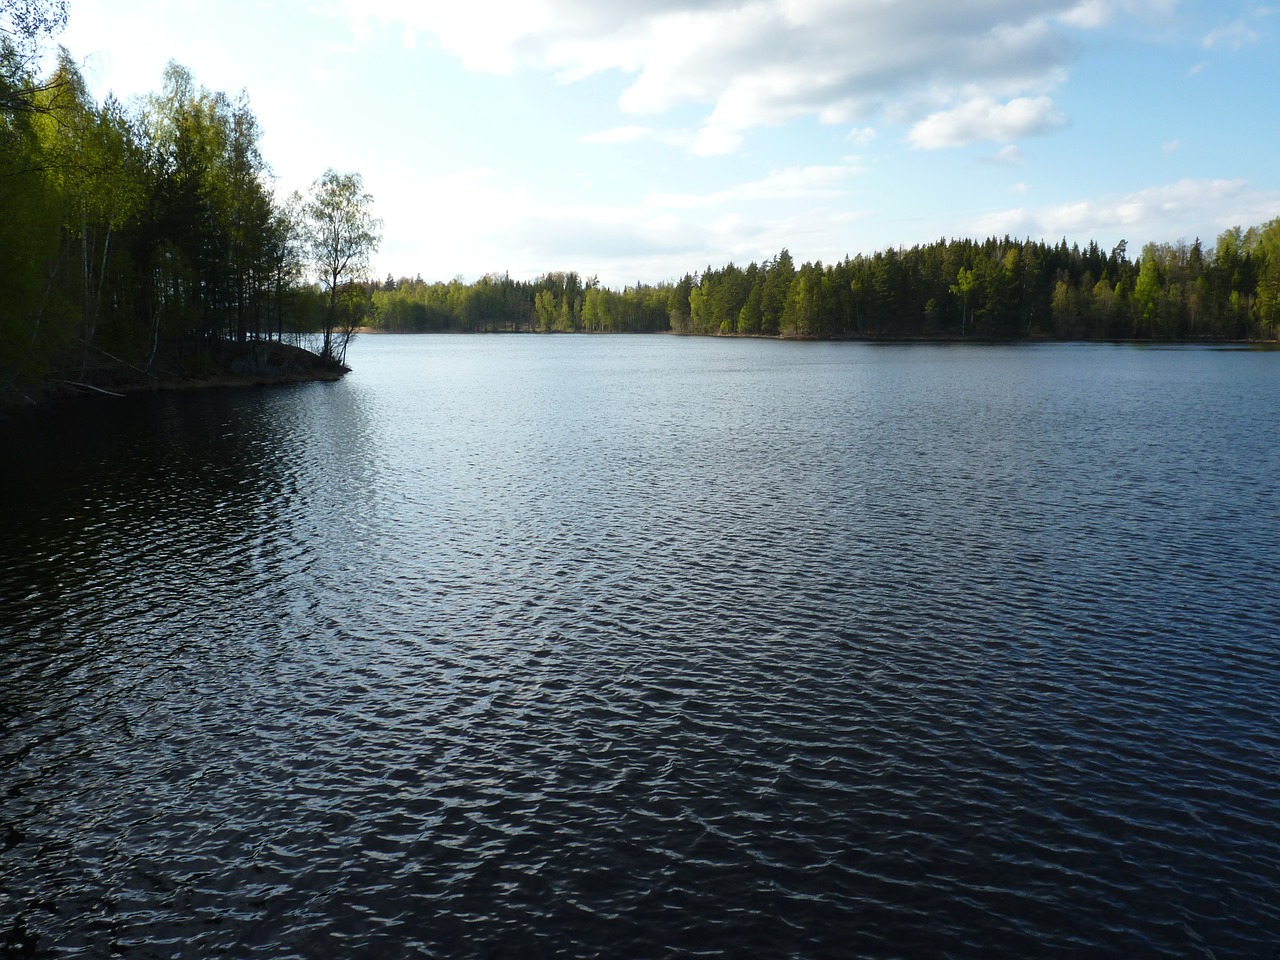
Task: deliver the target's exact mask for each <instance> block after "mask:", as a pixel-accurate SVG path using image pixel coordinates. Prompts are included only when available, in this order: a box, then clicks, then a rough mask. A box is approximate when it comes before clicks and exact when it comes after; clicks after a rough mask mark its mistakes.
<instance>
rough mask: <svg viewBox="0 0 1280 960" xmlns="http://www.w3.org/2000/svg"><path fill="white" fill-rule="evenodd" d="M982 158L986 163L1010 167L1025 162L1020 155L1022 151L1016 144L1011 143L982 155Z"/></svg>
mask: <svg viewBox="0 0 1280 960" xmlns="http://www.w3.org/2000/svg"><path fill="white" fill-rule="evenodd" d="M983 160H984V161H985V162H987V163H996V164H1001V165H1004V166H1010V167H1016V166H1020V165H1021V164H1023V163H1025V162H1026V161H1025V159H1024V158H1023V156H1022V151H1021V150H1019V149H1018V146H1017V144H1013V143H1009V144H1006V145H1005V146H1003V147H1001V148H1000V149H999V150H997V151H996V152H995V153H993V154H991V155H990V156H988V157H983Z"/></svg>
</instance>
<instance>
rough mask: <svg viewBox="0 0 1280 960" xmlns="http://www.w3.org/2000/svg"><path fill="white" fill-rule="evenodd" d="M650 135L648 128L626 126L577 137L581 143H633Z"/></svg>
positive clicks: (650, 131) (651, 133) (651, 132)
mask: <svg viewBox="0 0 1280 960" xmlns="http://www.w3.org/2000/svg"><path fill="white" fill-rule="evenodd" d="M652 135H653V131H652V130H650V129H649V128H648V127H637V126H627V127H613V128H611V129H609V130H600V131H597V132H596V133H588V134H586V135H585V136H582V137H579V138H578V140H579V142H581V143H635V142H637V141H639V140H647V139H648V138H649V137H651V136H652Z"/></svg>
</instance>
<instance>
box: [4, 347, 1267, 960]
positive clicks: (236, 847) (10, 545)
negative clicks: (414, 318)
mask: <svg viewBox="0 0 1280 960" xmlns="http://www.w3.org/2000/svg"><path fill="white" fill-rule="evenodd" d="M352 360H353V362H354V364H355V366H356V373H354V374H353V375H351V376H350V377H349V378H347V380H346V381H344V382H343V383H340V384H316V385H309V386H304V387H298V388H284V389H278V390H271V391H265V392H262V391H259V392H254V391H229V392H208V393H192V394H187V395H173V396H165V397H152V398H138V399H131V400H127V401H108V402H103V403H92V402H91V403H86V404H83V405H77V406H74V407H71V408H68V409H65V410H62V411H60V412H57V413H55V414H53V415H51V416H46V417H42V418H40V419H38V420H33V419H30V418H20V419H18V420H16V421H15V420H11V421H10V422H8V423H5V424H3V425H0V441H3V444H4V447H3V449H4V451H5V454H4V457H5V464H6V466H5V468H4V470H3V474H4V476H3V480H2V481H0V498H2V499H0V504H2V505H3V506H2V507H0V510H2V511H3V512H2V513H0V517H2V520H0V954H4V953H5V952H6V951H7V953H8V955H18V956H27V955H30V956H39V957H44V956H50V957H52V956H68V957H69V956H85V957H110V956H127V957H214V956H227V957H251V956H257V957H273V958H274V957H320V956H344V957H402V956H403V957H417V956H493V957H506V956H515V957H519V956H532V957H540V956H564V957H619V958H623V957H625V958H632V957H636V958H646V957H677V956H679V957H685V956H758V957H790V956H794V957H849V956H875V957H880V956H883V957H890V956H901V957H916V956H926V957H927V956H937V957H942V956H951V957H1056V956H1062V957H1126V958H1128V957H1151V956H1170V957H1173V956H1176V957H1213V958H1218V960H1225V958H1228V957H1265V956H1275V955H1276V945H1277V943H1278V942H1280V892H1278V890H1280V826H1278V825H1277V821H1278V820H1280V658H1278V656H1277V655H1278V654H1280V452H1278V451H1280V443H1278V442H1277V440H1278V434H1277V430H1278V424H1280V354H1278V353H1252V352H1246V351H1214V350H1204V349H1169V350H1141V349H1135V348H1128V347H1108V346H1099V347H1074V346H1044V347H1009V348H1004V347H959V346H957V347H933V346H903V347H896V346H882V347H875V346H866V345H852V344H839V345H815V344H785V343H769V342H745V341H733V342H723V341H707V340H677V339H674V338H659V337H650V338H627V337H618V338H571V337H556V338H530V337H526V338H514V337H502V338H482V337H471V338H447V337H436V338H392V337H386V338H367V339H365V340H362V341H360V342H358V343H357V344H356V345H355V346H354V347H353V353H352Z"/></svg>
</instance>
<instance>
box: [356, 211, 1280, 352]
mask: <svg viewBox="0 0 1280 960" xmlns="http://www.w3.org/2000/svg"><path fill="white" fill-rule="evenodd" d="M372 300H373V303H374V305H375V314H374V316H375V321H374V322H375V324H376V325H377V326H379V327H381V328H382V329H386V330H395V331H420V332H426V331H457V332H477V331H490V332H492V331H498V330H509V331H537V332H595V331H604V332H624V331H625V332H635V333H648V332H655V331H672V332H675V333H684V334H700V335H728V336H766V337H778V336H781V337H809V338H853V337H865V338H931V337H938V338H957V337H959V338H989V339H1018V338H1029V337H1042V338H1057V339H1074V340H1079V339H1156V340H1160V339H1164V340H1172V339H1177V340H1195V339H1218V340H1247V339H1267V340H1271V339H1275V338H1276V335H1277V328H1278V327H1280V219H1277V220H1272V221H1270V222H1269V223H1266V224H1263V225H1261V226H1256V227H1251V228H1249V229H1248V230H1244V229H1241V228H1239V227H1237V228H1233V229H1231V230H1228V231H1226V232H1225V233H1223V234H1222V235H1221V236H1220V237H1218V239H1217V243H1216V245H1215V246H1214V247H1213V248H1212V249H1206V248H1205V246H1204V245H1203V244H1202V243H1201V241H1200V240H1199V239H1197V240H1196V241H1195V242H1194V243H1192V244H1190V245H1188V244H1186V243H1177V244H1167V243H1166V244H1156V243H1149V244H1147V245H1146V246H1145V247H1143V249H1142V253H1141V255H1140V256H1139V257H1138V258H1136V259H1130V258H1129V256H1128V252H1127V244H1126V242H1125V241H1121V242H1120V243H1119V244H1117V245H1116V246H1115V247H1114V248H1112V249H1111V250H1110V251H1105V250H1103V249H1101V248H1099V246H1098V245H1097V244H1096V243H1090V244H1089V245H1088V246H1087V247H1084V248H1081V247H1080V246H1079V245H1078V244H1073V245H1071V246H1068V245H1067V242H1066V240H1065V239H1064V240H1062V241H1060V242H1058V243H1057V244H1056V245H1054V244H1048V243H1045V242H1043V241H1033V240H1016V239H1011V238H1010V237H1007V236H1006V237H1003V238H997V237H991V238H989V239H987V240H985V241H981V242H979V241H975V240H948V239H941V240H938V241H937V242H935V243H931V244H926V245H922V246H921V245H918V246H914V247H911V248H910V249H904V248H898V249H889V250H883V251H880V252H878V253H875V254H873V255H870V256H865V255H859V256H856V257H851V258H850V257H846V258H845V259H844V260H842V261H840V262H838V263H834V264H823V263H822V262H821V261H816V262H807V263H804V264H801V265H796V263H795V262H794V260H793V259H792V257H791V254H790V253H789V252H788V251H787V250H785V249H784V250H782V251H781V252H780V253H778V254H777V256H775V257H772V258H770V259H768V260H766V261H764V262H763V263H751V264H749V265H748V266H746V267H745V268H743V267H738V266H736V265H734V264H732V263H730V264H728V265H727V266H724V267H720V268H718V269H717V268H713V267H711V266H708V267H707V268H706V269H705V270H703V271H701V272H700V273H696V274H694V273H688V274H686V275H685V276H684V277H682V278H681V279H680V280H678V281H669V282H666V283H662V284H657V285H647V284H636V285H635V286H630V287H626V288H625V289H623V290H620V291H615V290H609V289H606V288H603V287H601V286H600V284H599V283H598V282H597V281H596V280H595V278H591V279H587V280H583V279H582V278H581V277H580V276H579V275H578V274H576V273H548V274H545V275H543V276H541V277H538V278H537V279H534V280H531V281H516V280H512V279H511V277H510V276H508V275H505V274H504V275H497V274H490V275H487V276H485V277H482V278H481V279H480V280H478V281H476V282H475V283H471V284H468V283H465V282H464V281H463V280H462V279H460V278H458V279H454V280H452V281H450V282H448V283H443V282H436V283H427V282H424V281H423V280H422V278H421V277H420V276H419V277H416V278H414V279H409V278H401V279H396V278H394V277H390V276H388V277H387V278H386V280H385V281H384V282H383V283H382V284H380V285H379V287H378V289H377V290H375V291H374V292H373V294H372Z"/></svg>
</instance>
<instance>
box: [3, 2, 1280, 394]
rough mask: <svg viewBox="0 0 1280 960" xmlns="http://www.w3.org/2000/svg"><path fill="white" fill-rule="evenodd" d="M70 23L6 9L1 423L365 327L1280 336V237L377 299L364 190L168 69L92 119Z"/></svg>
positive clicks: (493, 282) (335, 354)
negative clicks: (72, 393)
mask: <svg viewBox="0 0 1280 960" xmlns="http://www.w3.org/2000/svg"><path fill="white" fill-rule="evenodd" d="M67 16H68V10H67V3H66V0H0V210H2V211H3V216H0V263H2V264H3V265H4V271H3V274H0V277H2V280H0V283H2V289H0V404H12V403H21V402H23V401H26V400H30V399H33V398H35V397H38V396H41V395H45V394H47V393H49V392H50V390H51V389H55V390H56V389H66V390H85V391H102V390H108V389H109V390H113V391H114V390H126V389H143V388H148V387H155V386H177V385H186V384H198V383H224V382H271V381H283V380H296V379H318V378H332V377H337V376H340V375H341V374H342V372H343V371H344V370H345V369H346V368H345V365H344V361H345V356H346V348H347V344H348V342H349V341H350V338H351V336H352V334H353V332H354V331H355V330H357V329H360V328H366V329H374V330H382V331H388V332H459V333H466V332H499V331H513V332H538V333H556V332H566V333H568V332H573V333H589V332H630V333H659V332H663V333H665V332H671V333H677V334H694V335H715V336H756V337H794V338H814V339H858V338H861V339H976V340H992V339H997V340H1012V339H1028V338H1031V339H1068V340H1082V339H1105V340H1180V341H1195V340H1265V341H1271V340H1275V339H1276V337H1277V332H1278V331H1280V219H1276V220H1272V221H1270V222H1268V223H1265V224H1261V225H1258V226H1252V227H1249V228H1247V229H1244V228H1239V227H1237V228H1234V229H1231V230H1228V231H1226V232H1225V233H1223V234H1222V235H1221V236H1219V237H1217V238H1216V242H1215V243H1214V244H1213V245H1212V246H1211V247H1210V246H1206V245H1205V244H1203V243H1202V242H1201V241H1200V240H1199V239H1196V240H1195V241H1194V242H1193V243H1190V244H1188V243H1186V242H1179V243H1175V244H1168V243H1165V244H1155V243H1150V244H1147V245H1146V246H1145V247H1143V249H1142V250H1141V252H1140V253H1139V254H1138V255H1137V256H1135V257H1133V258H1131V257H1130V255H1129V250H1128V248H1127V245H1126V243H1125V242H1124V241H1121V242H1120V243H1119V244H1118V245H1116V246H1115V247H1114V248H1112V249H1111V250H1104V249H1101V248H1100V247H1099V246H1098V245H1097V244H1096V243H1090V244H1088V246H1086V247H1083V248H1082V247H1080V246H1079V245H1078V244H1072V245H1070V246H1068V244H1067V241H1066V240H1065V239H1063V240H1061V241H1059V242H1058V243H1056V244H1052V243H1046V242H1043V241H1036V240H1030V239H1024V240H1019V239H1015V238H1010V237H1008V236H1006V237H1003V238H996V237H992V238H989V239H986V240H984V241H976V240H969V239H946V238H943V239H939V240H937V241H936V242H933V243H929V244H926V245H922V246H920V245H918V246H914V247H911V248H910V249H903V248H898V249H890V250H883V251H880V252H878V253H875V254H872V255H861V254H860V255H858V256H854V257H846V258H845V259H843V260H841V261H839V262H836V263H826V264H824V263H822V262H806V263H802V264H797V263H795V262H794V260H793V259H792V257H791V254H790V253H789V252H788V251H787V250H785V249H784V250H782V251H781V252H779V253H778V254H777V255H776V256H773V257H771V258H769V259H767V260H765V261H764V262H762V263H750V264H748V265H747V266H745V267H741V266H737V265H735V264H733V263H730V264H728V265H726V266H721V267H713V266H710V265H708V266H707V267H706V268H705V269H703V270H701V271H698V272H696V273H694V272H690V273H686V274H685V275H684V276H683V277H682V278H681V279H679V280H668V281H665V282H662V283H656V284H647V283H637V284H636V285H634V286H628V287H625V288H624V289H622V290H614V289H609V288H607V287H604V286H602V285H601V284H600V283H599V282H597V281H596V279H595V278H586V277H583V276H581V275H580V274H578V273H575V272H553V273H547V274H544V275H543V276H541V277H538V278H536V279H533V280H517V279H513V278H511V277H510V276H509V275H508V274H505V273H504V274H496V273H495V274H489V275H486V276H484V277H482V278H481V279H479V280H478V281H475V282H471V283H468V282H465V281H464V280H462V279H461V278H458V279H454V280H452V281H449V282H428V281H424V280H423V279H422V278H421V276H418V277H414V278H408V277H400V278H396V277H394V276H388V277H386V278H385V280H382V281H378V280H374V279H372V278H371V272H370V271H371V267H370V256H371V254H372V252H373V251H374V250H375V249H376V248H377V245H378V241H379V235H378V231H379V226H380V224H379V221H378V220H377V219H376V218H374V216H373V215H372V212H371V211H372V197H371V196H370V195H369V194H368V193H366V192H365V190H364V187H363V184H362V181H361V178H360V176H359V175H358V174H355V173H346V174H343V173H338V172H336V171H333V170H329V171H326V172H325V173H323V174H322V175H321V176H320V177H319V178H318V179H317V180H316V181H315V183H314V184H313V186H312V189H311V191H310V192H309V194H308V195H307V196H302V195H300V194H298V193H294V194H292V195H290V196H288V197H284V198H279V197H277V196H276V195H275V192H274V190H273V183H272V176H271V171H270V169H269V167H268V166H267V164H266V162H265V161H264V159H263V157H262V155H261V153H260V150H259V146H258V144H259V139H260V130H259V127H258V122H257V120H256V118H255V117H254V115H253V112H252V110H251V109H250V105H249V100H248V96H247V94H244V93H241V94H240V95H238V96H237V97H234V98H233V97H228V96H227V95H226V94H224V93H219V92H214V91H210V90H207V89H205V88H204V87H201V86H199V85H198V84H197V83H196V82H195V80H194V78H193V77H192V76H191V74H190V72H189V71H187V70H186V69H185V68H183V67H181V66H180V65H178V64H176V63H171V64H170V65H169V67H168V69H167V70H166V71H165V75H164V77H163V84H162V88H161V91H160V92H159V93H157V94H153V95H151V96H149V97H146V98H143V99H140V100H136V101H133V102H130V103H129V104H122V103H120V102H119V101H117V100H115V99H114V98H112V97H108V98H107V99H106V101H105V102H103V103H96V102H95V101H94V100H93V98H92V97H91V96H90V95H89V93H88V90H87V88H86V85H85V83H84V80H83V78H82V76H81V74H80V72H79V69H78V67H77V65H76V63H75V61H74V60H73V59H72V57H71V55H70V54H69V53H68V52H67V51H66V50H65V49H59V51H58V54H57V58H56V63H55V66H54V67H53V69H52V70H51V71H50V72H48V73H47V75H43V76H42V75H40V74H39V73H38V69H37V68H38V65H39V63H40V62H41V59H42V56H43V48H44V46H45V44H47V43H48V42H49V41H50V40H51V39H52V38H53V37H54V36H55V35H56V34H57V33H58V32H59V31H60V30H61V28H62V27H63V26H65V24H66V20H67ZM271 343H274V344H276V345H278V348H276V349H274V350H271V349H267V348H266V347H265V346H264V345H265V344H271ZM287 346H292V347H293V348H294V352H290V351H289V350H286V349H285V348H286V347H287ZM298 347H307V348H309V352H310V353H311V354H314V356H313V357H312V358H311V359H304V358H303V357H302V356H301V352H300V351H298V350H297V348H298Z"/></svg>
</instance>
